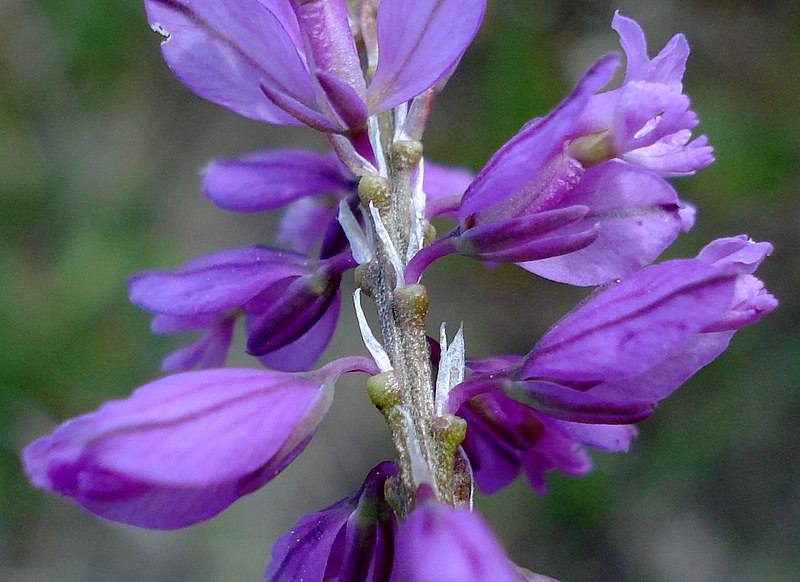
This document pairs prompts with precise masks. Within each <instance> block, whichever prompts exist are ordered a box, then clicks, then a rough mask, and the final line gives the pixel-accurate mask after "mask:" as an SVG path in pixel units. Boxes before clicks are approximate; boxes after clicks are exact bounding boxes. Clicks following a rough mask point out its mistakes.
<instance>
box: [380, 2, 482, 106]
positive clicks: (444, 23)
mask: <svg viewBox="0 0 800 582" xmlns="http://www.w3.org/2000/svg"><path fill="white" fill-rule="evenodd" d="M485 8H486V0H382V1H381V3H380V6H379V7H378V50H379V54H378V65H377V68H376V70H375V76H374V77H373V79H372V83H371V84H370V86H369V88H368V89H367V103H368V104H369V110H370V112H372V113H375V112H378V111H384V110H386V109H389V108H390V107H394V106H395V105H399V104H400V103H403V102H404V101H408V100H409V99H412V98H413V97H415V96H417V95H419V94H420V93H422V92H423V91H425V90H426V89H428V88H429V87H432V86H433V85H434V84H435V83H437V82H438V81H440V80H441V79H442V78H443V77H444V76H446V75H447V74H448V73H449V72H450V71H451V70H452V69H453V67H455V66H456V64H457V63H458V61H459V59H460V58H461V56H462V55H463V54H464V51H466V50H467V46H468V45H469V43H470V42H472V39H473V38H474V37H475V34H476V33H477V32H478V27H479V26H480V24H481V20H482V19H483V12H484V10H485Z"/></svg>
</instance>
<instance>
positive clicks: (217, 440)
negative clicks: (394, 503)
mask: <svg viewBox="0 0 800 582" xmlns="http://www.w3.org/2000/svg"><path fill="white" fill-rule="evenodd" d="M330 400H331V392H330V390H329V389H328V388H326V387H325V386H324V385H321V384H319V383H318V382H317V381H315V380H313V379H311V378H310V377H299V376H291V375H288V374H283V373H279V372H271V371H259V370H246V369H227V370H205V371H201V372H189V373H184V374H177V375H174V376H168V377H166V378H163V379H161V380H157V381H155V382H151V383H150V384H147V385H145V386H142V387H141V388H139V389H137V390H136V391H134V392H133V394H131V396H130V397H129V398H127V399H125V400H117V401H112V402H108V403H106V404H105V405H103V406H102V407H101V408H99V409H98V410H97V411H95V412H92V413H89V414H86V415H84V416H81V417H78V418H76V419H74V420H72V421H68V422H66V423H64V424H63V425H62V426H61V427H59V428H58V429H56V430H55V432H53V434H51V435H49V436H47V437H42V438H40V439H38V440H37V441H35V442H34V443H32V444H31V445H30V446H29V447H28V448H27V449H26V450H25V451H24V453H23V461H24V464H25V469H26V471H27V473H28V475H29V476H30V478H31V481H32V482H33V483H34V484H35V485H36V486H38V487H41V488H44V489H49V490H51V491H54V492H57V493H60V494H61V495H65V496H67V497H71V498H72V499H73V500H74V501H75V502H76V503H78V504H80V505H82V506H83V507H85V508H86V509H88V510H89V511H91V512H93V513H95V514H97V515H99V516H101V517H104V518H106V519H111V520H114V521H120V522H122V523H128V524H131V525H138V526H141V527H148V528H153V529H173V528H179V527H184V526H187V525H191V524H193V523H196V522H198V521H202V520H204V519H208V518H209V517H212V516H213V515H215V514H216V513H218V512H219V511H221V510H222V509H224V508H225V507H227V506H228V505H230V504H231V503H233V502H234V501H235V500H236V499H237V498H239V497H240V496H242V495H244V494H246V493H249V492H251V491H253V490H255V489H256V488H258V487H260V486H261V485H263V484H264V483H265V482H266V481H268V480H269V479H271V478H272V477H274V476H275V475H276V474H277V473H278V472H279V471H280V470H281V469H283V468H284V467H285V466H286V465H287V464H288V463H289V462H290V461H291V460H292V459H293V458H294V457H295V456H296V455H297V454H298V453H299V452H300V451H301V450H302V448H303V447H304V446H305V443H307V442H308V440H309V439H310V437H311V435H312V434H313V433H314V431H315V430H316V427H317V425H318V424H319V422H320V420H321V419H322V417H323V416H324V414H325V412H326V411H327V409H328V406H329V405H330Z"/></svg>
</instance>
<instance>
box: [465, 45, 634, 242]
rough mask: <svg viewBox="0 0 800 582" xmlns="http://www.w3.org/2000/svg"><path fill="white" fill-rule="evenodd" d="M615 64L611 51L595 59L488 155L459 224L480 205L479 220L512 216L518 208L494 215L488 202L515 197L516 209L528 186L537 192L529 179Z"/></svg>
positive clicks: (468, 222) (469, 222) (526, 198)
mask: <svg viewBox="0 0 800 582" xmlns="http://www.w3.org/2000/svg"><path fill="white" fill-rule="evenodd" d="M618 64H619V59H618V58H617V57H616V56H615V55H609V56H606V57H604V58H602V59H600V60H599V61H597V63H595V65H594V66H593V67H592V68H591V69H590V70H589V71H588V72H587V73H586V75H584V77H583V79H581V81H580V82H579V83H578V85H577V86H576V87H575V89H574V90H573V91H572V93H570V94H569V96H567V98H566V99H564V101H562V102H561V104H560V105H559V106H558V107H556V108H555V109H554V110H553V111H552V112H550V114H548V115H547V117H545V118H543V119H541V120H536V121H535V122H531V123H528V124H527V125H526V126H525V127H523V128H522V129H521V130H520V132H519V133H517V135H515V136H514V137H513V138H511V139H510V140H509V141H508V142H506V143H505V144H504V145H503V146H502V147H501V148H500V149H499V150H498V151H497V153H496V154H494V155H493V156H492V158H491V159H490V160H489V161H488V162H487V164H486V166H484V168H483V169H482V170H481V171H480V173H479V174H478V177H477V178H476V179H475V181H474V182H473V183H472V185H471V186H470V187H469V188H468V189H467V191H466V192H465V193H464V198H463V200H462V201H461V210H460V211H459V221H460V222H461V226H462V227H464V228H466V227H470V226H473V223H474V222H475V215H476V214H478V213H480V212H482V211H485V212H483V213H484V214H485V215H486V216H483V217H481V218H480V219H479V220H478V223H482V222H493V221H496V220H498V219H502V218H513V217H514V216H516V215H518V214H519V212H516V213H515V212H513V211H511V212H506V213H505V215H502V216H494V215H493V214H492V211H491V207H492V206H495V205H498V204H501V203H505V204H511V203H513V205H514V206H518V207H519V209H524V208H527V207H528V206H529V205H530V203H531V200H530V198H531V194H530V192H529V191H530V190H534V194H536V193H538V190H539V189H540V188H541V185H539V188H537V187H536V185H535V184H529V182H532V181H535V180H537V179H538V180H540V181H541V178H540V177H538V176H539V173H540V170H541V168H542V166H544V165H545V164H549V163H552V160H553V158H554V156H555V155H556V154H557V153H560V152H561V150H562V148H563V146H564V140H565V138H566V137H567V136H568V134H569V133H570V131H572V129H573V126H574V124H575V122H576V119H577V117H578V116H579V115H580V112H581V111H582V110H583V108H584V107H585V105H586V103H587V102H588V100H589V97H591V96H592V94H593V93H595V92H596V91H597V90H599V89H600V88H601V87H603V86H604V85H605V84H607V83H608V82H609V81H610V80H611V78H612V76H613V75H614V69H616V67H617V66H618ZM512 197H513V200H511V201H510V202H509V199H511V198H512ZM517 199H519V200H517ZM487 209H489V210H487ZM487 213H488V214H487ZM495 214H496V213H495Z"/></svg>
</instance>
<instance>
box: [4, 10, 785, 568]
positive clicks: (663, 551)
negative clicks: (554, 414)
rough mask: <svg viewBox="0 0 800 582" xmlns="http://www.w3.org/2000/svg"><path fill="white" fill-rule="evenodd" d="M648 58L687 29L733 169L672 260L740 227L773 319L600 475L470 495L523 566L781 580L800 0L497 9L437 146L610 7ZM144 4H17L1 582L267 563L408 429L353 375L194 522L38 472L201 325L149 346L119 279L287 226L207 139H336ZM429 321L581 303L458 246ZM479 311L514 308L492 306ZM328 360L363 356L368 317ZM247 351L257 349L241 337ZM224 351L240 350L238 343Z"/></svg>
mask: <svg viewBox="0 0 800 582" xmlns="http://www.w3.org/2000/svg"><path fill="white" fill-rule="evenodd" d="M617 7H618V8H620V9H622V11H623V13H624V14H626V15H628V16H632V17H634V18H636V19H638V20H639V21H640V23H641V24H642V25H643V26H644V28H645V30H646V32H647V34H648V39H649V41H650V48H651V52H653V51H655V50H657V49H658V48H660V47H661V46H663V44H664V43H665V42H666V41H667V40H668V39H669V37H670V36H671V35H672V34H674V33H675V32H678V31H680V32H684V33H685V34H686V35H687V36H688V37H689V40H690V44H691V46H692V48H693V54H692V57H691V59H690V65H689V71H688V73H687V76H686V83H685V85H686V87H687V90H688V92H689V93H690V95H691V96H692V98H693V102H694V108H695V110H696V111H697V112H698V113H699V114H700V117H701V119H702V125H701V127H700V131H702V132H705V133H707V134H709V136H710V137H711V141H712V143H713V144H714V146H715V147H716V155H717V160H718V161H717V162H716V163H715V164H714V165H713V166H712V167H711V168H709V169H707V170H705V171H703V172H701V173H700V175H698V176H696V177H692V178H689V179H683V180H680V181H676V187H677V188H678V189H679V191H680V192H681V194H682V196H683V197H684V198H685V199H687V200H690V201H692V202H694V203H695V204H697V206H698V209H699V213H698V223H697V226H696V227H695V229H694V230H693V231H692V232H691V233H689V234H688V235H685V236H684V237H683V238H682V239H681V240H680V241H679V242H678V243H677V244H676V245H674V247H673V248H671V249H670V250H669V253H668V255H669V256H679V255H683V256H686V255H692V254H694V253H695V252H696V251H697V250H699V248H701V247H702V246H703V245H704V244H705V243H706V242H708V241H709V240H711V239H713V238H715V237H718V236H724V235H733V234H740V233H747V234H749V235H750V236H752V237H753V238H755V239H757V240H770V241H773V242H774V243H775V246H776V251H775V254H774V256H773V257H772V258H770V259H769V261H767V263H766V264H765V265H764V266H763V268H762V269H761V270H760V271H759V273H760V275H762V278H763V279H764V280H765V281H766V282H767V284H768V286H769V288H770V290H771V291H772V292H773V293H774V294H775V295H777V296H778V297H779V298H780V299H781V301H782V304H781V307H780V309H779V311H777V312H776V313H774V314H773V315H771V316H769V317H768V318H766V319H765V320H764V321H763V322H762V323H760V324H759V325H757V326H754V327H752V328H747V329H745V330H743V331H741V332H740V333H739V334H738V335H737V337H736V338H735V340H734V341H733V344H732V346H731V348H730V349H729V351H728V352H727V353H726V354H724V355H723V356H722V357H721V358H719V360H717V361H716V362H715V363H714V364H713V365H711V366H710V367H709V368H707V369H705V370H703V371H701V372H700V373H699V374H697V376H695V377H694V378H693V379H692V380H691V381H690V382H689V383H687V384H686V385H685V386H684V387H683V388H682V389H681V390H679V391H678V392H677V393H676V394H675V395H673V396H672V397H671V398H670V399H668V400H667V401H666V402H665V403H663V404H662V405H661V406H660V408H659V410H658V411H657V413H656V414H655V415H654V416H653V417H652V418H651V419H648V420H647V421H645V422H643V423H642V424H641V425H640V428H641V436H640V437H639V439H638V440H637V442H636V443H635V445H634V447H633V450H632V452H631V453H630V454H628V455H602V454H594V455H593V456H594V458H595V459H596V461H597V468H596V470H595V471H594V472H593V473H592V474H591V475H589V476H587V477H585V478H582V479H577V480H576V479H569V478H566V477H563V476H561V475H556V474H554V475H552V476H551V478H550V479H549V484H550V493H549V494H548V495H547V496H546V497H538V496H536V495H534V494H532V493H531V492H530V491H529V490H528V488H527V486H526V485H525V483H524V482H523V481H518V482H517V483H516V484H515V485H514V486H512V487H510V488H509V489H507V490H505V491H503V492H501V493H500V494H498V495H496V496H495V497H493V498H490V499H486V498H479V499H478V500H477V505H478V507H479V508H480V509H481V510H482V511H483V512H484V513H485V514H486V515H487V517H488V518H489V520H490V521H491V522H492V523H493V525H494V526H495V527H496V529H497V531H498V533H499V535H500V536H501V538H502V539H503V542H504V544H505V545H506V547H507V548H508V550H509V552H510V553H511V554H512V556H513V557H514V558H515V559H516V560H517V561H518V562H520V563H521V564H523V565H525V566H527V567H529V568H531V569H533V570H536V571H538V572H543V573H546V574H548V575H550V576H553V577H556V578H559V579H562V580H565V581H569V580H623V581H634V580H654V581H685V580H691V581H723V580H724V581H726V582H731V581H738V580H742V581H744V580H759V581H786V580H796V579H798V572H800V552H798V548H800V445H798V429H800V397H798V386H800V361H798V356H799V355H800V336H798V334H797V324H798V315H799V314H798V309H799V308H800V304H798V301H797V300H798V297H800V293H799V292H798V282H799V281H800V278H799V277H798V272H799V270H800V253H799V252H798V251H800V244H799V243H800V240H798V239H800V205H798V191H799V190H800V169H799V166H798V158H800V122H798V119H800V102H799V101H798V95H800V16H799V15H800V5H798V3H797V2H759V3H757V4H756V3H750V2H736V1H726V0H713V1H710V2H709V1H703V2H699V1H697V2H689V1H681V0H671V1H670V0H661V1H654V0H649V1H644V2H621V3H620V4H619V5H615V4H612V3H610V2H586V1H583V2H581V1H578V2H568V3H567V2H557V1H554V0H551V1H540V2H532V1H530V0H502V1H498V2H490V6H489V11H488V15H487V18H486V21H485V25H484V27H483V29H482V31H481V33H480V35H479V37H478V39H477V41H476V43H475V44H474V46H473V47H472V48H471V49H470V50H469V52H468V53H467V55H466V57H465V58H464V60H463V62H462V65H461V67H460V69H459V71H458V73H457V74H456V75H455V76H454V78H453V79H452V81H451V82H450V84H449V86H448V88H447V90H446V91H445V93H444V94H443V95H442V96H441V98H440V99H439V101H438V103H437V107H436V109H435V111H434V116H433V119H432V120H431V125H430V129H429V132H428V134H427V136H426V154H427V155H428V156H430V157H431V158H432V159H436V160H437V161H441V162H446V163H451V164H457V165H463V166H467V167H470V168H471V169H473V170H478V169H479V168H480V167H481V165H482V164H483V163H484V162H485V161H486V159H487V158H488V157H489V156H490V155H491V153H492V152H493V151H494V150H495V149H496V148H497V147H498V146H499V145H500V144H502V143H503V142H504V141H505V140H506V139H507V138H508V137H510V136H511V135H512V134H513V133H514V132H515V131H516V130H517V129H518V128H519V127H520V125H522V124H523V123H524V122H525V121H526V120H528V119H530V118H531V117H535V116H539V115H542V114H544V113H545V112H546V111H547V110H548V109H549V108H550V107H552V106H553V105H555V104H556V103H557V102H558V101H559V100H560V99H561V98H562V97H563V96H564V95H565V94H566V92H567V91H568V90H569V88H570V87H571V86H572V84H573V83H574V81H575V80H576V79H577V78H578V76H579V75H580V74H581V73H582V72H583V71H584V70H585V69H586V68H587V67H588V66H589V65H590V64H591V62H592V61H593V60H594V59H595V58H596V57H597V56H599V55H601V54H604V53H605V52H608V51H611V50H616V49H617V43H616V35H615V34H614V33H613V32H612V31H611V30H610V28H609V23H610V20H611V16H612V14H613V11H614V9H615V8H617ZM158 44H159V40H158V37H156V35H154V34H153V33H151V31H150V29H149V27H148V25H147V22H146V20H145V17H144V10H143V7H142V6H141V3H139V2H128V1H123V0H82V1H80V2H79V1H77V0H39V1H35V0H2V2H0V217H2V220H0V229H1V230H0V237H1V240H2V243H0V579H2V580H9V581H14V582H17V581H51V580H59V581H62V582H79V581H101V580H102V581H128V580H130V581H134V580H169V581H173V580H174V581H188V580H192V581H196V582H202V581H212V580H213V581H218V580H226V581H232V582H238V581H240V580H241V581H246V580H258V579H260V577H261V572H262V571H263V568H264V565H265V564H266V562H267V561H268V556H269V548H270V546H271V543H272V541H273V540H274V539H275V538H276V537H277V536H278V535H280V534H281V533H282V532H283V531H285V530H286V529H287V528H288V527H289V526H290V525H291V524H292V523H293V522H294V521H295V520H296V519H297V518H298V517H299V516H300V515H301V514H303V513H306V512H310V511H313V510H316V509H319V508H321V507H324V506H326V505H329V504H330V503H332V502H334V501H336V500H338V499H339V498H341V497H343V496H345V495H348V494H350V492H351V491H352V490H354V489H355V488H356V487H357V486H358V485H359V484H360V482H361V479H362V478H363V476H364V475H365V474H366V472H367V471H368V470H369V468H370V467H372V466H373V465H374V464H376V463H377V462H378V461H379V460H381V459H382V458H384V457H386V456H388V455H389V454H390V452H391V448H390V445H389V442H388V439H387V437H386V436H385V431H384V429H383V427H382V419H381V418H380V416H379V415H378V413H377V412H376V411H375V410H374V409H373V408H372V407H371V406H370V405H369V403H368V402H367V398H366V395H365V394H364V391H363V379H360V378H358V379H355V380H354V381H350V382H343V383H342V384H341V385H340V386H339V387H338V389H337V390H338V391H337V400H336V402H335V403H334V406H333V408H332V410H331V413H330V416H329V418H328V419H326V421H325V423H324V424H323V427H322V429H321V431H320V433H319V434H318V436H317V437H316V438H315V439H314V441H312V444H311V445H310V446H309V448H308V449H307V450H306V452H305V453H304V454H303V455H302V456H301V457H300V458H299V459H298V460H297V461H296V462H295V463H293V464H292V465H291V466H290V467H289V468H288V469H287V470H286V471H285V472H284V473H283V474H282V475H280V476H279V477H278V478H277V479H275V480H274V481H273V482H272V483H271V484H269V485H268V486H266V487H265V488H264V489H263V490H261V491H259V492H257V493H255V494H253V495H251V496H248V497H246V498H244V499H242V500H240V501H239V502H237V503H236V504H235V505H234V506H232V507H231V508H230V509H229V510H228V511H226V512H225V513H223V514H222V515H220V516H219V517H217V518H215V519H213V520H211V521H209V522H207V523H204V524H201V525H199V526H196V527H194V528H190V529H188V530H183V531H179V532H166V533H162V532H147V531H142V530H137V529H133V528H128V527H123V526H118V525H115V524H109V523H105V522H101V521H99V520H96V519H94V518H92V517H91V516H89V515H87V514H85V513H84V512H83V511H81V510H80V509H78V508H76V507H75V506H73V505H72V504H71V503H69V502H68V501H64V500H60V499H57V498H55V497H54V496H51V495H48V494H45V493H43V492H40V491H36V490H34V489H33V488H31V487H30V486H29V485H28V484H27V482H26V481H25V479H24V477H23V475H22V472H21V469H20V464H19V460H18V454H19V451H20V449H21V448H22V447H23V446H24V445H25V444H26V443H27V442H29V441H30V440H31V439H33V438H35V437H36V436H39V435H40V434H44V433H46V432H48V431H49V430H51V429H52V428H53V427H54V426H55V425H56V424H57V423H59V422H61V421H62V420H64V419H65V418H68V417H70V416H74V415H77V414H80V413H82V412H85V411H87V410H91V409H93V408H95V407H96V406H97V405H99V404H100V403H101V402H102V401H104V400H106V399H108V398H111V397H122V396H124V395H126V394H127V393H128V392H129V391H130V390H131V389H132V388H133V387H135V386H137V385H139V384H142V383H144V382H146V381H147V380H149V379H152V378H154V377H156V376H157V375H158V374H159V361H160V358H161V356H162V355H163V354H164V353H166V352H167V351H169V350H170V349H172V348H174V347H176V346H177V345H179V344H180V342H181V341H182V339H183V338H164V337H153V336H151V335H150V334H149V333H148V322H149V318H148V316H147V315H146V314H144V313H142V312H139V311H138V310H136V309H135V308H133V307H132V306H130V305H129V304H128V303H127V300H126V285H125V278H126V276H127V275H128V274H130V273H132V272H134V271H137V270H141V269H144V268H150V267H163V268H169V267H174V266H177V265H179V264H181V263H183V262H184V261H186V260H188V259H189V258H191V257H193V256H195V255H198V254H201V253H205V252H209V251H211V250H214V249H217V248H222V247H231V246H236V245H247V244H253V243H256V242H260V243H269V242H270V241H271V230H272V228H273V225H274V219H273V218H270V217H265V216H263V215H259V216H235V215H227V214H224V213H222V212H219V211H217V210H215V209H214V208H213V207H212V205H211V204H210V203H209V202H208V201H207V200H205V199H203V198H202V197H201V196H199V194H198V185H199V171H200V170H201V169H202V167H203V166H204V165H205V164H206V163H207V162H208V161H209V160H211V159H212V158H214V157H220V156H232V155H238V154H242V153H246V152H249V151H252V150H256V149H263V148H268V147H276V146H289V145H294V146H308V147H311V148H315V149H317V150H319V151H322V150H323V149H324V147H325V142H324V140H323V139H321V138H320V137H319V136H316V135H312V134H313V132H311V131H309V130H303V129H291V128H278V127H268V126H264V125H260V124H257V123H255V122H250V121H248V120H245V119H242V118H239V117H237V116H236V115H234V114H232V113H230V112H228V111H226V110H223V109H221V108H218V107H216V106H214V105H211V104H209V103H206V102H204V101H202V100H200V99H199V98H196V97H195V96H193V95H192V94H191V93H189V91H188V90H186V89H184V88H183V87H182V86H181V85H180V84H179V83H178V81H177V80H175V79H174V78H173V77H172V76H171V75H170V73H169V71H168V70H167V68H166V66H165V65H164V64H163V62H162V60H161V57H160V52H159V49H158ZM426 282H428V283H429V285H430V289H431V300H432V314H431V320H430V327H431V330H435V329H436V328H437V327H438V324H439V321H442V320H446V321H447V322H448V323H449V324H450V326H451V329H453V328H455V326H457V325H458V323H459V322H460V321H462V320H463V321H464V325H465V332H466V338H467V347H468V352H469V354H471V355H473V356H485V355H489V354H492V353H508V352H517V353H524V352H525V351H527V350H528V349H530V347H531V346H532V345H533V344H534V342H535V341H536V339H537V337H538V336H539V335H540V334H541V333H542V332H543V331H544V330H545V329H546V328H547V326H548V325H550V324H552V323H553V322H554V321H555V320H556V319H557V318H558V317H559V315H560V314H563V313H564V312H565V311H566V310H567V309H569V308H570V307H571V306H572V305H573V304H574V303H575V301H577V300H578V299H579V298H580V297H581V296H582V294H583V292H582V291H580V290H575V289H569V288H565V287H563V286H558V285H554V284H550V283H547V282H542V281H538V280H536V278H535V277H533V276H531V275H529V274H526V273H524V272H522V271H521V270H519V269H515V268H512V267H501V268H498V269H496V270H494V271H486V270H485V269H482V268H481V267H480V266H478V265H475V264H472V263H470V262H469V261H467V260H463V259H457V258H454V259H451V260H447V261H442V262H440V263H439V264H437V265H436V266H434V267H433V268H432V269H431V271H430V273H429V275H428V276H427V278H426ZM489 306H499V307H497V308H493V307H492V308H490V307H489ZM342 319H343V323H342V327H341V329H340V330H339V331H338V332H337V335H336V337H335V342H334V344H333V345H332V347H331V348H330V349H329V353H328V354H327V355H326V359H330V358H332V357H337V356H341V355H346V354H351V353H364V350H363V348H362V346H361V342H360V339H359V338H358V335H357V333H356V331H355V328H354V325H353V318H352V316H351V314H350V310H348V309H344V310H343V318H342ZM239 351H241V350H239ZM233 361H234V363H237V364H244V365H247V364H249V362H248V360H247V359H245V358H244V357H242V356H237V357H235V358H234V360H233Z"/></svg>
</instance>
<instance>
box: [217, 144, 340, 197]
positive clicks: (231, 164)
mask: <svg viewBox="0 0 800 582" xmlns="http://www.w3.org/2000/svg"><path fill="white" fill-rule="evenodd" d="M352 188H353V184H352V181H351V180H350V179H349V178H348V177H347V176H345V175H344V173H343V168H342V166H341V164H340V163H338V162H337V161H336V160H335V159H334V158H332V157H330V156H328V157H325V156H320V155H319V154H316V153H314V152H309V151H307V150H274V151H266V152H258V153H255V154H251V155H248V156H245V157H243V158H239V159H228V160H215V161H214V162H212V163H211V164H210V165H209V166H208V168H206V171H205V175H204V176H203V194H204V195H205V196H207V197H208V198H210V199H211V200H212V201H213V202H214V204H216V205H217V206H219V207H220V208H224V209H225V210H232V211H234V212H256V211H260V210H270V209H273V208H279V207H281V206H285V205H286V204H288V203H290V202H292V201H294V200H297V199H298V198H302V197H304V196H313V195H317V194H327V193H329V192H349V191H350V190H352Z"/></svg>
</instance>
